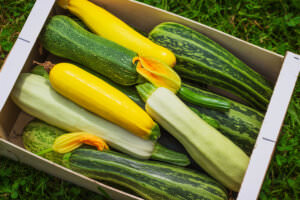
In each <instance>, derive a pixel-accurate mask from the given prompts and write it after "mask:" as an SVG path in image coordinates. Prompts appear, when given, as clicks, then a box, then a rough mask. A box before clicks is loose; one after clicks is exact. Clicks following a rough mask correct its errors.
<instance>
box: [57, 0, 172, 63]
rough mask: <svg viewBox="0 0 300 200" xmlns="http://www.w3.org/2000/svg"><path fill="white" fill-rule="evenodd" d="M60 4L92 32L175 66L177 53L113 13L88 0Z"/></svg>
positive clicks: (60, 2)
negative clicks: (158, 43)
mask: <svg viewBox="0 0 300 200" xmlns="http://www.w3.org/2000/svg"><path fill="white" fill-rule="evenodd" d="M58 5H60V6H61V7H62V8H65V9H68V10H69V11H70V12H71V13H72V14H74V15H76V16H77V17H79V18H80V19H81V20H82V21H83V22H84V23H85V24H86V25H87V26H88V27H89V29H90V30H92V32H94V33H96V34H97V35H100V36H101V37H103V38H106V39H108V40H111V41H114V42H115V43H117V44H119V45H122V46H124V47H126V48H128V49H130V50H132V51H134V52H136V53H137V54H139V55H140V56H146V57H153V58H156V59H159V60H161V61H163V62H164V63H166V64H167V65H169V66H171V67H173V66H174V65H175V63H176V58H175V55H174V54H173V53H172V52H171V51H170V50H168V49H167V48H164V47H162V46H159V45H157V44H155V43H154V42H152V41H151V40H149V39H148V38H147V37H144V36H143V35H141V34H140V33H138V32H137V31H135V30H134V29H133V28H131V27H130V26H128V25H127V24H125V23H124V22H123V21H121V20H120V19H118V18H117V17H116V16H114V15H113V14H111V13H109V12H108V11H106V10H105V9H103V8H101V7H99V6H97V5H96V4H94V3H92V2H90V1H87V0H59V1H58Z"/></svg>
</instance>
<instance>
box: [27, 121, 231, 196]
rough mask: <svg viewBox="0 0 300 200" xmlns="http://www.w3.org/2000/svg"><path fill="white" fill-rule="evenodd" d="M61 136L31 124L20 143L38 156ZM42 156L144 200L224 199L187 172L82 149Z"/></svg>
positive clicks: (211, 183) (213, 185)
mask: <svg viewBox="0 0 300 200" xmlns="http://www.w3.org/2000/svg"><path fill="white" fill-rule="evenodd" d="M63 133H64V131H63V130H61V129H58V128H56V127H53V126H51V125H48V124H46V123H44V122H41V121H32V122H30V123H29V124H28V125H27V126H26V127H25V132H24V133H23V143H24V145H25V147H26V149H28V150H29V151H31V152H33V153H39V152H41V151H43V150H45V149H49V148H51V147H52V144H53V143H54V141H55V138H56V137H58V136H60V135H61V134H63ZM158 148H160V147H158ZM42 156H43V157H45V158H47V159H49V160H52V161H54V162H57V163H58V164H63V165H64V166H66V167H68V168H70V169H72V170H74V171H77V172H79V173H82V174H84V175H86V176H88V177H90V178H95V179H99V180H104V181H108V182H109V183H115V184H118V185H122V186H125V187H126V188H129V189H132V190H133V191H135V192H136V193H138V194H139V195H141V196H142V197H144V198H146V199H153V200H157V199H161V200H163V199H174V200H177V199H181V200H183V199H193V200H194V199H205V198H202V197H206V199H216V200H225V199H227V194H226V191H225V190H224V188H223V187H222V186H221V185H220V184H219V183H217V182H216V181H215V180H213V179H211V178H210V177H208V176H206V175H204V174H201V173H198V172H196V171H194V170H191V169H188V168H183V167H176V166H173V165H168V164H165V163H162V162H155V161H142V160H139V159H134V158H132V157H130V156H127V155H124V154H121V153H116V152H113V151H107V152H101V151H97V150H93V149H91V148H88V147H86V146H84V147H80V148H78V149H77V150H75V151H73V152H71V153H68V154H65V155H63V154H58V153H55V152H53V151H52V152H49V153H46V154H43V155H42Z"/></svg>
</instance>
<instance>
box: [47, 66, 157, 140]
mask: <svg viewBox="0 0 300 200" xmlns="http://www.w3.org/2000/svg"><path fill="white" fill-rule="evenodd" d="M49 79H50V83H51V86H52V87H53V88H54V89H55V90H56V91H57V92H58V93H60V94H61V95H63V96H65V97H67V98H68V99H70V100H72V101H73V102H75V103H76V104H78V105H80V106H82V107H84V108H85V109H87V110H89V111H91V112H93V113H95V114H97V115H99V116H101V117H103V118H104V119H106V120H108V121H111V122H113V123H115V124H117V125H119V126H121V127H123V128H124V129H127V130H129V131H130V132H132V133H134V134H135V135H137V136H140V137H142V138H144V139H153V140H155V139H157V138H158V137H159V136H160V131H159V127H158V125H157V124H156V123H155V122H154V121H153V120H152V119H151V117H150V116H149V115H148V114H147V113H146V112H145V111H144V110H143V109H142V108H140V107H139V106H138V105H137V104H136V103H135V102H133V101H132V100H131V99H130V98H129V97H127V96H126V95H125V94H123V93H122V92H120V91H119V90H117V89H116V88H114V87H112V86H111V85H109V84H108V83H106V82H105V81H103V80H101V79H99V78H98V77H96V76H94V75H92V74H90V73H88V72H86V71H84V70H83V69H81V68H79V67H77V66H75V65H73V64H69V63H59V64H57V65H55V66H54V67H53V68H52V69H51V71H50V74H49ZM57 117H59V116H57Z"/></svg>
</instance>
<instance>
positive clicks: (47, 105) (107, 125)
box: [11, 73, 154, 159]
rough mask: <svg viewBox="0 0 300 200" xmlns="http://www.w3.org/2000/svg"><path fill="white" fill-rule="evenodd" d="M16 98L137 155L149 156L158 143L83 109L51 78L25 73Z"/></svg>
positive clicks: (51, 119)
mask: <svg viewBox="0 0 300 200" xmlns="http://www.w3.org/2000/svg"><path fill="white" fill-rule="evenodd" d="M11 97H12V99H13V101H14V102H15V103H16V104H17V105H18V106H19V107H20V108H21V109H22V110H24V111H25V112H27V113H28V114H30V115H32V116H34V117H36V118H38V119H40V120H43V121H45V122H47V123H49V124H52V125H54V126H57V127H59V128H61V129H63V130H67V131H70V132H73V131H84V132H89V133H92V134H95V135H97V136H99V137H100V138H103V139H104V140H105V141H107V142H108V144H109V145H110V146H111V147H113V148H115V149H118V150H120V151H122V152H124V153H127V154H129V155H132V156H134V157H136V158H141V159H148V158H149V157H150V156H151V154H152V152H153V150H154V143H153V142H152V141H149V140H144V139H142V138H140V137H137V136H135V135H134V134H132V133H130V132H128V131H127V130H125V129H123V128H121V127H119V126H117V125H115V124H113V123H111V122H109V121H107V120H105V119H102V118H100V117H98V116H96V115H94V114H92V113H91V112H89V111H87V110H85V109H83V108H81V107H80V106H78V105H76V104H75V103H73V102H71V101H70V100H68V99H66V98H65V97H63V96H61V95H60V94H58V93H57V92H55V91H54V90H53V89H52V87H51V86H50V83H49V81H48V80H47V79H45V78H43V77H42V76H39V75H35V74H29V73H24V74H21V75H20V77H19V79H18V80H17V82H16V84H15V87H14V89H13V91H12V94H11Z"/></svg>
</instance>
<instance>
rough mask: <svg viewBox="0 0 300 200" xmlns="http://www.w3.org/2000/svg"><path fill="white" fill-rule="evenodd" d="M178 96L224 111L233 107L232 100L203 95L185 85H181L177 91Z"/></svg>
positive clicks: (196, 103) (195, 103) (199, 104)
mask: <svg viewBox="0 0 300 200" xmlns="http://www.w3.org/2000/svg"><path fill="white" fill-rule="evenodd" d="M177 96H178V97H179V98H181V99H182V100H184V101H187V102H189V103H192V104H194V105H198V106H202V107H205V108H209V109H215V110H219V111H223V112H225V111H228V110H229V109H230V107H231V104H230V102H229V101H227V100H224V99H219V98H213V97H209V96H206V95H202V94H199V93H196V92H194V91H193V90H191V89H189V88H187V87H185V86H181V88H180V90H179V91H178V92H177Z"/></svg>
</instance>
